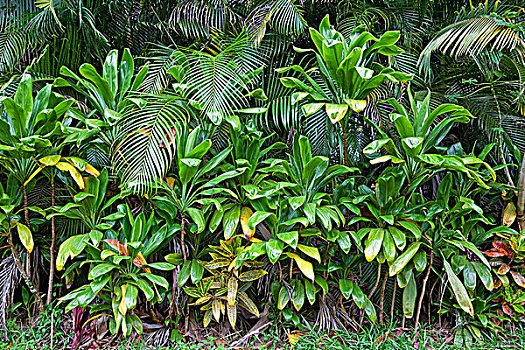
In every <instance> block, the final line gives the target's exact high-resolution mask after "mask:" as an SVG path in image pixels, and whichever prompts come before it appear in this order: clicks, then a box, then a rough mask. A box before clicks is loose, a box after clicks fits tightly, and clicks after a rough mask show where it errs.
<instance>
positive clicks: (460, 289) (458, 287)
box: [443, 259, 474, 316]
mask: <svg viewBox="0 0 525 350" xmlns="http://www.w3.org/2000/svg"><path fill="white" fill-rule="evenodd" d="M443 265H445V271H446V272H447V276H448V281H449V282H450V286H451V287H452V291H453V292H454V295H455V296H456V300H457V301H458V304H459V306H461V308H462V309H463V310H464V311H465V312H466V313H468V314H469V315H471V316H472V315H473V314H474V306H472V302H471V300H470V297H469V295H468V293H467V290H466V289H465V286H464V285H463V283H461V281H460V280H459V278H458V277H457V276H456V275H455V274H454V271H452V267H450V264H449V263H448V261H447V260H446V259H443Z"/></svg>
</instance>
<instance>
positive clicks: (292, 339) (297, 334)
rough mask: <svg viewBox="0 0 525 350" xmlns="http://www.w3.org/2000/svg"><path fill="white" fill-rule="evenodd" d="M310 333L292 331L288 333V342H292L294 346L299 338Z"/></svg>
mask: <svg viewBox="0 0 525 350" xmlns="http://www.w3.org/2000/svg"><path fill="white" fill-rule="evenodd" d="M306 334H308V332H292V333H290V334H289V335H288V342H289V343H290V346H291V347H292V348H293V347H294V345H296V344H297V343H298V342H299V339H301V338H302V337H303V336H305V335H306Z"/></svg>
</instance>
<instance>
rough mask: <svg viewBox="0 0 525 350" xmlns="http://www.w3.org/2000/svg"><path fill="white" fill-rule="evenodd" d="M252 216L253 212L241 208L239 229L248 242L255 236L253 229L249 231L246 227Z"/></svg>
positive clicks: (246, 208)
mask: <svg viewBox="0 0 525 350" xmlns="http://www.w3.org/2000/svg"><path fill="white" fill-rule="evenodd" d="M252 215H253V211H252V210H251V209H250V208H248V207H244V208H242V210H241V227H242V232H243V233H244V237H245V238H246V239H248V240H250V239H251V238H252V237H253V235H254V234H255V229H253V230H250V227H249V226H248V220H250V218H251V217H252Z"/></svg>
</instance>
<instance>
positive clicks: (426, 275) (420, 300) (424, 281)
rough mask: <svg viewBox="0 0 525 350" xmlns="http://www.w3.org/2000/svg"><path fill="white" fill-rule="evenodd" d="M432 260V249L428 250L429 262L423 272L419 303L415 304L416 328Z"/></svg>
mask: <svg viewBox="0 0 525 350" xmlns="http://www.w3.org/2000/svg"><path fill="white" fill-rule="evenodd" d="M433 262H434V250H431V251H430V263H429V264H428V269H427V273H426V274H425V279H424V280H423V287H422V288H421V296H420V297H419V303H418V304H417V311H416V319H415V325H414V326H415V328H416V329H417V328H418V326H419V316H420V314H421V305H422V304H423V298H424V297H425V291H426V288H427V282H428V277H429V276H430V271H431V270H432V263H433ZM429 321H430V320H429Z"/></svg>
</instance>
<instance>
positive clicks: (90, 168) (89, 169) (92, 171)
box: [84, 164, 100, 177]
mask: <svg viewBox="0 0 525 350" xmlns="http://www.w3.org/2000/svg"><path fill="white" fill-rule="evenodd" d="M84 171H85V172H86V173H88V174H91V175H93V176H94V177H98V176H99V175H100V171H98V170H97V169H95V168H94V167H93V166H91V165H89V164H86V169H84Z"/></svg>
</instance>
